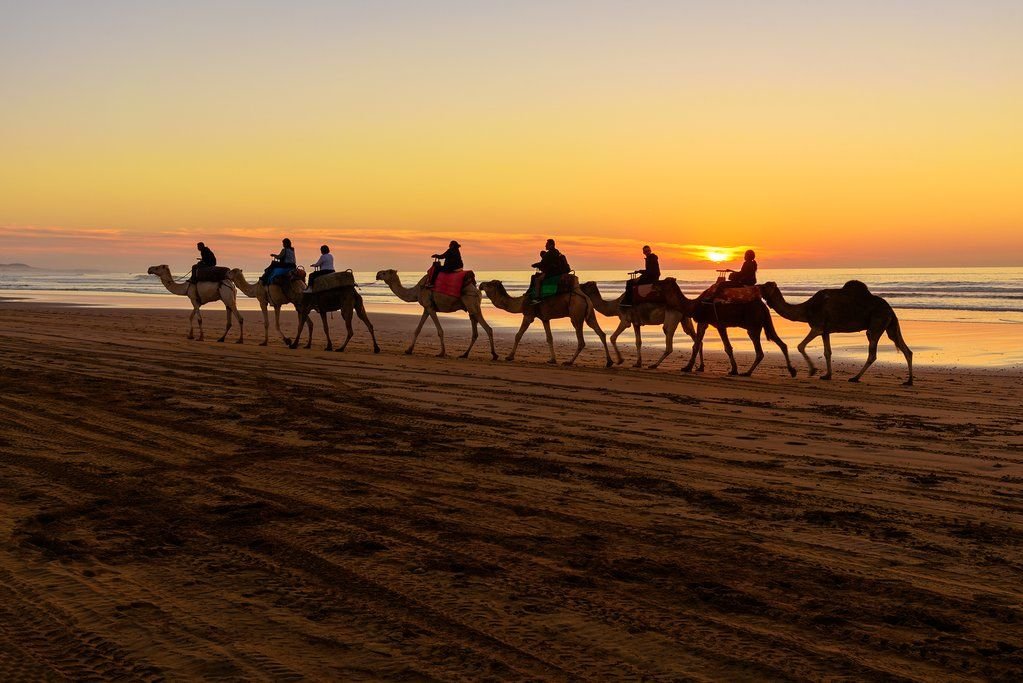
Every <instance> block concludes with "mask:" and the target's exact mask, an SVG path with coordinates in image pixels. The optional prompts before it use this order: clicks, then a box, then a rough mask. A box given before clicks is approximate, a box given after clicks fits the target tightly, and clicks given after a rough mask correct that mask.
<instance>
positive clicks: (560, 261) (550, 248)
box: [529, 240, 572, 304]
mask: <svg viewBox="0 0 1023 683" xmlns="http://www.w3.org/2000/svg"><path fill="white" fill-rule="evenodd" d="M532 267H533V268H536V269H537V270H539V271H540V272H539V273H536V274H534V275H533V277H532V278H531V279H530V281H529V292H530V296H531V297H532V299H531V303H534V304H535V303H539V302H540V289H541V286H542V285H543V281H544V280H545V279H547V278H549V277H553V276H555V275H564V274H566V273H570V272H572V268H571V267H570V266H569V265H568V259H566V258H565V256H564V255H563V254H562V253H561V252H560V251H558V249H557V247H556V246H555V244H554V240H547V244H546V245H545V247H544V250H543V251H541V252H540V260H539V261H537V262H536V263H534V264H533V266H532Z"/></svg>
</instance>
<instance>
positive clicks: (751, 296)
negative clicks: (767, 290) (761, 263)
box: [698, 282, 760, 304]
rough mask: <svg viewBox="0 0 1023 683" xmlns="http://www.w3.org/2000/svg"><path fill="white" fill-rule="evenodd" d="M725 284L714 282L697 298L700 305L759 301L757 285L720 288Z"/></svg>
mask: <svg viewBox="0 0 1023 683" xmlns="http://www.w3.org/2000/svg"><path fill="white" fill-rule="evenodd" d="M725 284H726V283H722V282H715V283H714V284H712V285H711V286H710V287H708V288H707V289H706V290H704V292H703V294H701V295H700V296H699V298H698V300H699V301H700V303H705V304H748V303H752V302H754V301H760V287H759V286H758V285H752V286H744V287H728V286H722V285H725Z"/></svg>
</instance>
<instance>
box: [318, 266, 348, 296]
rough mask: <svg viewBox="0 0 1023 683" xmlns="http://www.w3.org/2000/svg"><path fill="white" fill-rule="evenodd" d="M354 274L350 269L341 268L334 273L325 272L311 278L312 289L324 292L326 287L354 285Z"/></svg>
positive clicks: (334, 287)
mask: <svg viewBox="0 0 1023 683" xmlns="http://www.w3.org/2000/svg"><path fill="white" fill-rule="evenodd" d="M354 286H355V276H354V275H352V271H350V270H342V271H340V272H336V273H327V274H326V275H323V276H320V277H318V278H316V279H315V280H313V286H312V291H314V292H325V291H327V290H328V289H339V288H341V287H354Z"/></svg>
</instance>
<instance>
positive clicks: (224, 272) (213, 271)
mask: <svg viewBox="0 0 1023 683" xmlns="http://www.w3.org/2000/svg"><path fill="white" fill-rule="evenodd" d="M230 273H231V269H230V268H225V267H224V266H207V267H205V268H196V269H195V281H196V282H223V281H224V280H226V279H228V278H229V277H230Z"/></svg>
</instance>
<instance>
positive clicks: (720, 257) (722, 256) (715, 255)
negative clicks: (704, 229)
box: [703, 249, 732, 263]
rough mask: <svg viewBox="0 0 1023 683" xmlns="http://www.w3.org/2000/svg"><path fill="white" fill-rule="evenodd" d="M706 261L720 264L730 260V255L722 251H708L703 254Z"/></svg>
mask: <svg viewBox="0 0 1023 683" xmlns="http://www.w3.org/2000/svg"><path fill="white" fill-rule="evenodd" d="M703 255H704V256H705V257H706V258H707V260H708V261H713V262H714V263H722V262H724V261H727V260H729V259H731V258H732V255H731V254H729V253H728V252H727V251H724V250H722V249H708V250H707V251H705V252H704V254H703Z"/></svg>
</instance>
